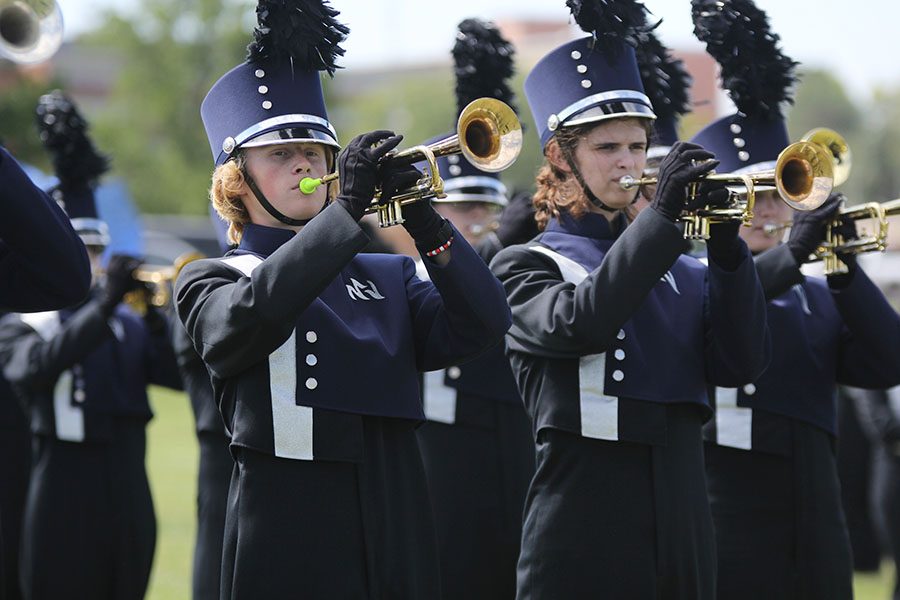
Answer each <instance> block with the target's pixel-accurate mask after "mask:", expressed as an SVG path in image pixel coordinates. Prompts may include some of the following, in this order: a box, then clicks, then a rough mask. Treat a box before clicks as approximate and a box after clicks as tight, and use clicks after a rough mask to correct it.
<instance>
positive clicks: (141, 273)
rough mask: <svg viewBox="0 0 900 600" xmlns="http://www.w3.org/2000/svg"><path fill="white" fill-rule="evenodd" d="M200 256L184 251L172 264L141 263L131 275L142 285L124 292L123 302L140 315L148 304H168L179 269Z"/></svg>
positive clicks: (170, 300) (198, 253) (156, 305)
mask: <svg viewBox="0 0 900 600" xmlns="http://www.w3.org/2000/svg"><path fill="white" fill-rule="evenodd" d="M200 258H205V257H204V255H203V254H202V253H200V252H185V253H184V254H182V255H181V256H179V257H178V258H176V259H175V260H174V262H173V264H172V265H149V264H143V265H141V266H140V267H138V268H137V269H135V270H134V272H133V273H132V275H131V276H132V277H133V278H134V280H135V281H138V282H140V283H141V284H142V285H140V286H139V287H138V288H137V289H135V290H132V291H130V292H128V293H127V294H125V297H124V298H123V302H125V304H127V305H128V306H130V307H131V308H132V309H133V310H134V311H135V312H137V313H138V314H140V315H144V314H147V310H148V308H149V307H150V306H154V307H156V308H165V307H167V306H169V304H171V302H172V291H173V290H172V288H173V287H174V285H175V280H176V279H178V274H179V273H181V269H183V268H184V266H185V265H187V264H188V263H189V262H191V261H194V260H197V259H200Z"/></svg>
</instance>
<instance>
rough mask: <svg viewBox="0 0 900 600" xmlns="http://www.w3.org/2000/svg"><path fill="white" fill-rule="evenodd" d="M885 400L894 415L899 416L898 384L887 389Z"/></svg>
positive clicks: (899, 387)
mask: <svg viewBox="0 0 900 600" xmlns="http://www.w3.org/2000/svg"><path fill="white" fill-rule="evenodd" d="M886 393H887V401H888V406H889V407H890V409H891V411H893V413H894V416H895V417H897V418H900V385H897V386H894V387H892V388H891V389H889V390H887V392H886Z"/></svg>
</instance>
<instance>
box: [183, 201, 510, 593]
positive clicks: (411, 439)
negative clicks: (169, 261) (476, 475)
mask: <svg viewBox="0 0 900 600" xmlns="http://www.w3.org/2000/svg"><path fill="white" fill-rule="evenodd" d="M367 241H368V240H367V237H366V235H365V234H364V233H363V231H362V229H361V228H360V226H359V224H358V223H356V222H355V220H354V219H353V218H352V217H351V216H350V215H349V214H348V213H347V212H346V211H345V210H344V209H343V208H342V207H340V206H339V205H332V206H330V207H328V208H327V209H326V210H325V211H323V212H322V213H321V214H320V215H319V216H317V217H316V218H315V219H313V220H312V221H311V222H310V223H309V225H307V226H306V227H304V229H303V230H302V231H301V232H300V233H299V234H297V235H294V234H293V233H292V232H291V231H289V230H284V229H272V228H267V227H261V226H257V225H252V224H251V225H247V226H246V227H245V230H244V234H243V239H242V241H241V244H240V246H239V248H238V249H237V250H236V251H234V252H232V253H230V254H229V255H227V256H226V257H225V258H223V259H215V260H201V261H195V262H193V263H191V264H189V265H187V266H186V267H185V268H184V270H183V271H182V273H181V276H180V277H179V279H178V284H177V287H176V303H177V307H178V314H179V316H180V318H181V320H182V322H183V323H184V324H185V328H186V329H187V331H188V333H189V335H190V336H191V338H192V339H193V341H194V347H195V348H196V349H197V351H198V352H199V353H200V355H201V356H202V357H203V360H204V362H205V363H206V365H207V368H208V370H209V372H210V374H211V377H212V383H213V389H214V393H215V396H216V399H217V401H218V403H219V408H220V410H221V412H222V415H223V417H224V419H225V424H226V427H227V429H228V431H229V434H230V435H231V441H232V442H231V443H232V454H233V456H234V458H235V462H236V468H235V471H234V474H233V477H232V481H231V487H230V490H229V502H228V514H227V518H226V533H225V550H224V560H223V568H222V597H223V598H260V597H289V596H291V595H295V594H297V593H299V592H298V590H302V593H303V594H304V595H306V596H308V597H310V598H317V597H323V598H325V597H327V598H334V597H347V598H363V597H373V598H374V597H379V598H429V599H430V598H436V597H439V594H440V592H439V583H438V574H437V568H438V567H437V556H436V549H435V541H434V525H433V521H432V516H431V511H430V508H429V498H428V494H427V490H426V484H425V477H424V472H423V468H422V462H421V458H420V454H419V450H418V447H417V443H416V438H415V434H414V428H415V427H416V425H417V424H418V423H419V422H421V421H422V420H423V418H424V415H423V413H422V405H421V401H420V399H419V388H418V373H417V372H418V371H422V370H434V369H439V368H443V367H446V366H449V365H452V364H455V363H459V362H461V361H464V360H466V359H469V358H472V357H474V356H475V355H477V354H478V353H479V352H482V351H483V350H485V349H486V348H488V347H490V346H492V345H495V344H496V343H497V342H498V341H499V340H500V339H502V336H503V333H504V332H505V331H506V329H507V327H508V326H509V309H508V307H507V306H506V303H505V300H504V297H503V292H502V290H501V288H500V285H499V284H498V283H497V281H496V279H494V277H492V276H491V274H490V272H489V271H488V269H487V267H486V266H485V265H484V263H483V261H482V260H481V259H480V258H479V257H478V256H477V255H476V254H475V252H474V251H473V250H472V249H471V248H470V247H469V246H468V244H467V243H466V242H465V240H464V239H463V238H462V236H460V235H459V234H457V235H456V236H455V238H454V242H453V247H452V250H451V256H452V257H451V260H450V262H449V264H447V265H446V266H443V267H441V266H437V265H436V264H434V263H432V262H431V261H430V260H429V261H428V263H427V264H428V270H429V274H430V276H431V279H432V282H433V284H432V283H428V282H423V281H421V280H420V279H418V278H417V277H416V276H415V266H414V264H413V261H412V260H411V259H409V258H406V257H400V256H386V255H376V254H365V255H357V252H358V251H360V250H361V249H362V248H363V247H364V246H365V245H366V243H367Z"/></svg>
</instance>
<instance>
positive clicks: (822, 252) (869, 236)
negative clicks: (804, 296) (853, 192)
mask: <svg viewBox="0 0 900 600" xmlns="http://www.w3.org/2000/svg"><path fill="white" fill-rule="evenodd" d="M893 215H900V198H898V199H896V200H891V201H889V202H867V203H865V204H858V205H856V206H850V207H845V208H841V209H840V210H839V211H838V214H837V217H836V218H835V219H834V220H833V221H832V222H831V223H829V224H828V227H827V228H826V230H825V240H824V241H823V242H822V244H821V245H820V246H819V247H818V249H816V251H815V253H813V255H812V256H810V260H811V261H816V260H821V261H823V264H824V267H825V274H826V275H838V274H842V273H846V272H847V270H848V269H847V265H846V264H845V263H844V262H843V261H842V260H841V259H840V255H842V254H862V253H863V252H883V251H884V250H885V249H886V248H887V236H888V217H890V216H893ZM845 220H850V221H854V222H856V221H869V220H871V221H872V222H873V225H874V229H873V231H872V233H868V232H867V231H866V230H862V231H860V232H859V237H857V238H856V239H853V240H847V239H844V237H843V236H842V235H841V234H840V225H841V223H842V222H843V221H845Z"/></svg>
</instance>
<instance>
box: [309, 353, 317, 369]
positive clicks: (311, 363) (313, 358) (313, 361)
mask: <svg viewBox="0 0 900 600" xmlns="http://www.w3.org/2000/svg"><path fill="white" fill-rule="evenodd" d="M317 362H319V359H318V358H316V355H315V354H307V355H306V364H308V365H309V366H311V367H314V366H316V363H317Z"/></svg>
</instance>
